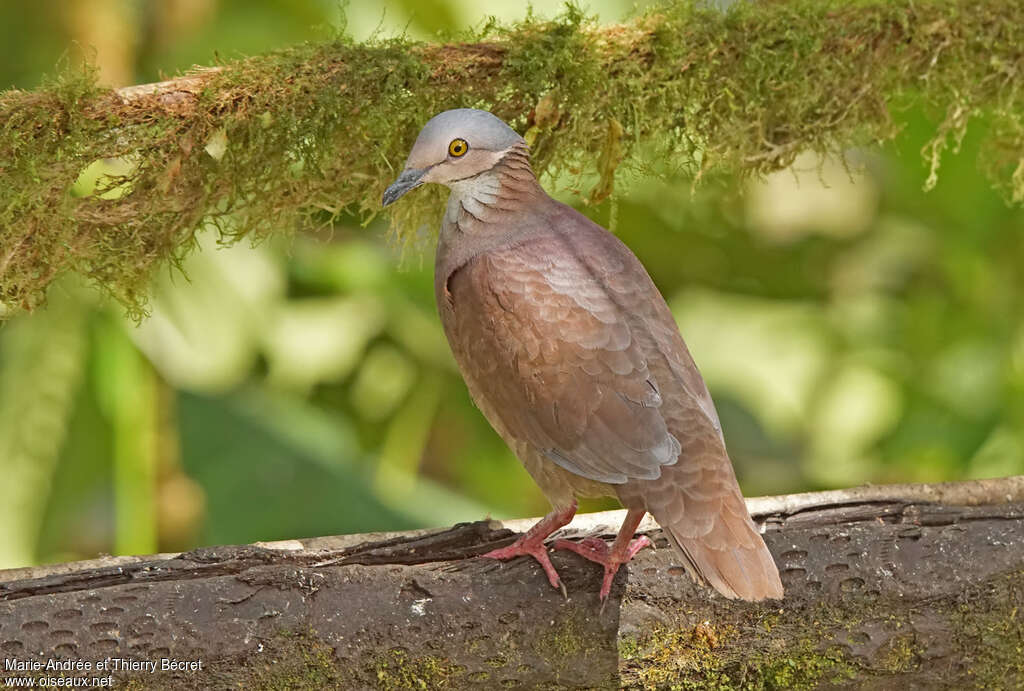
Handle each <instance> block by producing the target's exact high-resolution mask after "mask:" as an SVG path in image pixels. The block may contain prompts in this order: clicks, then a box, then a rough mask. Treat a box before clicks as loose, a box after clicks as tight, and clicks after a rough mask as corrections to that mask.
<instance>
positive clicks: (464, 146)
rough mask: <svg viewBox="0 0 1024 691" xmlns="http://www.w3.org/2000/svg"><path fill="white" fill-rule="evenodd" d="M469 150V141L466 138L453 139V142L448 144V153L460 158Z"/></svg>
mask: <svg viewBox="0 0 1024 691" xmlns="http://www.w3.org/2000/svg"><path fill="white" fill-rule="evenodd" d="M467 151H469V142H467V141H466V140H465V139H453V140H452V143H451V144H449V145H448V154H449V155H451V156H454V157H455V158H458V157H459V156H464V155H465V154H466V152H467Z"/></svg>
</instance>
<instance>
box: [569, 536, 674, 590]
mask: <svg viewBox="0 0 1024 691" xmlns="http://www.w3.org/2000/svg"><path fill="white" fill-rule="evenodd" d="M653 546H654V545H653V543H652V542H651V541H650V540H649V539H648V538H647V536H645V535H641V536H640V537H638V538H636V539H635V540H630V541H629V542H621V543H620V541H619V540H616V541H615V544H614V545H612V546H611V547H609V546H608V543H607V542H605V541H604V540H602V539H600V538H597V537H585V538H583V539H582V540H580V541H579V542H573V541H572V540H555V542H554V544H553V545H552V547H554V548H555V549H567V550H569V551H571V552H575V553H576V554H578V555H580V556H581V557H583V558H584V559H589V560H590V561H592V562H595V563H598V564H600V565H601V566H603V567H604V580H603V581H602V582H601V593H600V597H601V602H604V601H605V599H607V597H608V594H609V593H611V591H612V581H613V580H615V574H616V573H618V571H619V567H620V566H622V565H623V564H625V563H626V562H627V561H629V560H630V559H632V558H633V557H634V556H635V555H636V553H637V552H639V551H640V550H642V549H643V548H644V547H653Z"/></svg>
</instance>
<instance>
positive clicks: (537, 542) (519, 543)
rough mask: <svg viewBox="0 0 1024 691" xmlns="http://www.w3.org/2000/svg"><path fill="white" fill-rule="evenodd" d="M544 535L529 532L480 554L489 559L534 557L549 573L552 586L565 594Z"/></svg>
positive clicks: (546, 572) (545, 571)
mask: <svg viewBox="0 0 1024 691" xmlns="http://www.w3.org/2000/svg"><path fill="white" fill-rule="evenodd" d="M544 537H547V536H544ZM544 537H536V536H531V535H530V534H529V533H527V534H526V535H523V536H522V537H520V538H519V539H518V540H516V541H515V542H513V543H512V544H511V545H509V546H508V547H499V548H498V549H492V550H491V551H490V552H488V553H486V554H482V555H480V556H483V557H487V558H488V559H500V560H502V561H505V560H507V559H513V558H515V557H521V556H529V557H533V558H534V559H536V560H537V563H538V564H540V567H541V568H542V569H544V573H545V574H547V577H548V582H549V583H551V586H552V587H553V588H558V589H561V590H562V592H563V594H564V592H565V586H564V585H562V579H561V578H559V577H558V572H557V571H555V567H554V566H553V565H552V564H551V559H550V557H548V547H547V545H545V544H544Z"/></svg>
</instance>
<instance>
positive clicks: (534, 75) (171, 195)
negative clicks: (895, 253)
mask: <svg viewBox="0 0 1024 691" xmlns="http://www.w3.org/2000/svg"><path fill="white" fill-rule="evenodd" d="M465 38H466V40H465V41H464V42H456V43H449V44H443V45H433V44H420V43H414V42H410V41H406V40H379V41H375V42H371V43H368V44H362V45H360V44H354V43H351V42H349V41H345V40H340V39H339V40H336V41H334V42H330V43H326V44H320V45H305V46H298V47H295V48H292V49H289V50H285V51H282V52H279V53H274V54H270V55H264V56H258V57H252V58H248V59H245V60H240V61H236V62H232V63H227V64H225V65H223V66H221V67H217V68H213V69H203V70H197V71H194V72H192V73H190V74H187V75H184V76H182V77H179V78H177V79H173V80H170V81H166V82H161V83H160V84H156V85H147V86H141V87H128V88H126V89H121V90H119V91H116V92H115V91H108V90H103V89H100V88H98V87H97V86H96V84H95V81H94V79H93V78H92V75H90V74H85V75H82V74H74V73H71V72H66V73H63V74H61V75H59V76H58V77H57V78H56V79H54V80H52V81H51V82H49V83H48V84H46V85H44V86H42V87H40V88H39V89H37V90H35V91H31V92H26V91H11V92H6V93H4V94H2V95H0V173H2V175H3V178H4V184H3V185H0V303H5V304H6V307H7V311H8V312H12V311H14V310H16V309H20V308H28V309H31V308H32V307H33V306H35V305H38V304H40V302H41V301H42V300H43V298H44V296H45V291H46V288H47V286H48V285H49V284H50V282H51V280H52V279H53V277H54V276H56V275H59V274H61V273H64V272H66V271H69V270H70V271H75V272H78V273H80V274H82V275H85V276H87V277H89V278H90V279H91V280H92V281H94V282H95V283H97V284H98V285H100V286H102V287H103V288H105V289H106V290H107V291H109V292H110V293H112V294H113V295H115V296H116V297H117V298H118V299H120V300H121V301H122V302H124V303H125V304H126V305H127V306H129V307H130V308H133V309H134V310H136V311H137V310H139V309H141V307H142V305H143V303H144V301H145V294H146V291H147V285H148V277H149V275H150V273H151V272H152V270H153V268H154V267H155V266H156V265H158V264H160V263H162V262H165V261H168V260H175V259H178V258H180V257H181V256H182V255H183V253H185V252H186V251H187V250H188V249H189V248H190V247H191V246H192V244H193V243H192V242H191V240H192V236H193V233H194V232H195V230H196V229H197V228H199V227H202V226H203V225H212V226H214V227H216V228H217V229H218V231H219V232H220V233H221V235H222V237H224V238H226V239H234V238H238V237H241V236H244V235H249V234H268V233H272V232H281V231H282V230H285V231H287V230H290V229H292V228H294V227H295V226H296V224H300V225H309V224H312V225H314V226H316V225H323V224H330V223H332V222H333V221H334V220H335V219H336V217H337V216H338V215H339V214H342V213H354V214H357V215H360V216H361V217H362V218H363V219H364V220H367V219H369V218H372V217H373V216H374V215H375V214H376V213H377V212H378V210H379V199H380V195H381V192H382V190H383V188H384V186H385V185H386V184H387V182H388V181H390V180H391V179H392V178H393V177H394V175H395V174H396V172H397V168H398V167H400V166H401V162H402V161H403V160H404V157H405V154H406V153H407V150H408V147H409V143H410V142H411V141H412V139H413V137H414V136H415V134H416V132H417V131H418V130H419V128H420V127H421V126H422V125H423V123H424V122H425V121H426V120H427V119H428V118H429V117H430V116H432V115H434V114H435V113H437V112H438V111H441V110H444V109H446V108H451V107H456V106H475V107H482V108H487V109H490V110H492V111H494V112H495V113H497V114H498V115H499V116H501V117H503V118H505V119H506V120H509V121H511V122H512V124H513V125H514V126H516V127H517V128H519V129H520V131H523V132H526V133H527V134H528V138H529V139H530V141H531V142H532V144H533V155H534V161H535V164H536V167H537V168H538V170H541V171H552V170H561V171H576V175H577V177H578V180H580V181H582V180H583V176H584V175H587V174H590V173H592V172H595V171H596V172H597V173H598V174H599V182H598V184H597V186H596V187H595V188H594V189H593V190H592V191H591V193H590V194H589V197H590V198H591V199H592V200H599V199H600V198H603V197H604V196H605V195H607V194H609V193H611V191H612V187H613V181H614V173H615V169H616V167H617V166H618V162H619V160H620V153H621V155H622V156H624V157H625V158H624V160H625V164H626V165H628V166H632V167H634V168H636V169H638V170H641V171H643V172H646V173H655V174H659V173H665V172H666V171H667V170H668V169H669V168H670V169H671V170H673V171H680V170H681V171H684V172H686V173H689V174H690V175H694V176H697V175H702V174H705V173H707V174H713V173H721V174H737V175H756V174H760V173H763V172H765V171H769V170H774V169H777V168H780V167H784V166H786V165H788V164H789V163H790V162H791V161H792V160H793V159H794V157H795V156H796V155H797V154H799V153H800V152H801V151H803V150H807V149H811V150H816V151H820V152H840V153H841V152H842V151H844V150H846V149H847V148H849V147H851V146H857V145H865V144H870V143H874V142H877V141H883V140H887V139H890V138H892V137H893V136H895V134H896V133H897V132H898V131H899V129H900V125H901V123H900V122H899V119H900V117H901V110H903V109H905V107H906V106H907V105H910V104H919V105H921V106H922V107H924V108H925V109H926V110H930V111H932V112H934V113H935V114H937V116H938V122H940V123H941V124H940V125H939V126H938V127H937V129H936V132H935V136H934V138H933V140H932V142H931V143H930V144H929V146H928V147H926V151H925V155H926V157H927V160H928V162H929V165H931V167H932V171H933V172H934V171H935V170H937V168H938V165H939V162H940V161H941V156H942V153H943V151H944V150H945V148H946V147H947V144H948V143H949V142H950V141H953V142H955V141H957V139H958V137H960V136H962V135H963V132H964V131H965V129H966V127H967V124H968V122H969V121H970V120H971V118H973V117H975V116H977V115H979V114H981V113H986V114H987V117H988V123H987V124H988V127H987V128H986V135H985V145H984V149H983V154H982V159H981V161H980V163H981V165H982V167H983V168H984V170H985V171H986V172H987V173H988V174H989V177H990V178H991V179H992V180H993V182H994V183H995V184H997V185H998V186H1000V187H1001V188H1002V189H1003V190H1004V192H1005V193H1006V196H1007V198H1008V199H1013V200H1016V201H1021V200H1024V176H1022V175H1021V171H1024V134H1022V133H1024V90H1022V89H1020V88H1019V86H1018V85H1019V83H1020V77H1021V75H1022V74H1024V48H1022V46H1024V6H1022V5H1021V3H1005V2H1002V1H1001V0H980V1H978V0H971V1H970V2H968V0H953V1H948V2H937V1H927V0H925V1H923V2H921V1H915V2H910V1H909V0H901V1H898V2H892V1H889V0H886V1H884V2H882V1H881V0H879V1H877V2H860V3H855V4H852V5H851V4H849V3H847V2H845V0H843V1H840V0H828V1H822V0H789V1H787V2H770V3H768V2H759V3H735V4H734V5H733V6H732V7H731V8H730V10H729V11H728V12H727V13H721V12H719V11H717V10H713V9H708V8H704V7H702V6H698V4H697V3H677V4H666V5H664V6H660V7H656V8H654V9H652V10H651V11H650V12H649V13H648V14H647V15H645V16H643V17H641V18H639V19H636V20H634V21H632V22H630V23H628V24H624V25H619V26H608V27H596V26H594V25H592V24H591V23H589V22H588V21H587V20H586V19H585V18H584V17H583V16H582V15H581V14H580V13H579V12H578V11H577V10H575V9H570V10H568V11H567V13H566V14H565V15H564V16H562V17H560V18H558V19H556V20H554V21H540V20H536V19H527V20H525V21H523V22H521V23H519V24H515V25H512V26H506V27H496V28H495V27H491V28H489V29H487V30H486V31H484V32H481V33H479V34H477V35H473V36H467V37H465ZM609 133H615V134H614V136H612V135H610V134H609ZM110 160H116V161H118V162H119V167H118V168H117V171H116V173H115V172H112V169H111V168H110V167H106V168H105V167H104V164H103V162H104V161H110ZM659 161H671V165H670V166H665V165H662V164H661V163H658V162H659ZM83 172H84V173H83ZM101 174H105V177H104V176H103V175H101ZM96 176H100V178H99V181H98V184H93V182H92V178H94V177H96ZM80 178H81V179H80ZM76 180H78V183H77V184H76ZM69 190H71V191H72V192H73V194H72V195H70V196H69V194H68V192H69ZM439 195H440V193H439V192H437V191H436V190H435V191H422V192H418V193H417V194H416V195H414V196H413V199H412V200H411V201H410V202H409V203H403V205H401V207H400V208H398V209H396V210H395V212H394V213H395V214H396V215H395V216H393V217H392V218H393V221H394V226H395V228H396V229H397V230H398V231H399V233H400V235H401V236H402V237H404V238H406V239H410V238H412V237H414V236H415V235H416V233H415V232H410V231H416V230H418V229H419V228H420V227H421V226H423V225H424V224H427V225H428V226H429V227H436V220H437V217H438V214H439V213H440V209H441V206H442V205H441V204H440V203H439Z"/></svg>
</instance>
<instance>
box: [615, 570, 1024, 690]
mask: <svg viewBox="0 0 1024 691" xmlns="http://www.w3.org/2000/svg"><path fill="white" fill-rule="evenodd" d="M893 612H895V613H893ZM1022 612H1024V572H1021V571H1017V572H1011V573H1008V574H1001V575H998V576H995V577H993V578H991V579H989V580H988V581H986V582H984V583H981V584H977V585H975V586H971V587H970V589H968V591H966V592H965V593H963V595H962V597H959V598H957V599H956V600H955V601H947V600H935V601H932V602H929V603H928V604H927V611H909V610H907V609H906V608H905V606H901V605H899V604H897V603H894V606H893V607H892V608H888V609H887V608H886V607H885V606H884V605H880V604H879V603H878V602H871V603H858V602H856V601H853V600H847V601H844V602H843V603H841V604H837V603H829V602H821V603H818V604H813V605H810V606H808V607H804V608H799V609H793V608H787V609H776V610H768V609H764V608H760V607H751V608H749V609H744V610H740V611H736V610H732V611H731V612H730V616H729V619H728V621H729V622H731V623H725V622H723V623H719V624H714V623H711V622H710V621H707V622H704V623H702V624H698V625H697V626H679V627H671V626H661V627H658V628H656V629H653V630H651V631H649V632H645V633H644V634H643V635H642V636H639V637H637V636H630V637H623V638H621V639H620V641H619V655H620V668H621V673H622V679H623V683H624V684H625V685H626V686H628V687H642V688H670V689H721V690H724V689H749V690H754V691H761V690H770V689H780V690H781V689H787V690H788V689H815V688H821V687H834V686H848V685H850V684H854V685H864V684H869V683H870V682H875V683H876V684H880V685H895V684H898V683H902V682H901V681H899V680H901V679H906V680H914V682H915V683H919V684H923V685H925V686H930V685H936V686H939V685H941V686H950V687H956V688H977V689H982V688H984V689H989V688H992V689H1011V688H1024V616H1022ZM919 618H924V621H925V622H926V629H925V630H927V631H930V632H931V635H933V636H938V637H939V640H940V641H941V648H942V649H943V651H944V652H942V653H938V654H937V653H936V652H935V651H933V650H929V649H928V648H927V645H928V643H927V642H926V641H927V639H928V636H927V635H926V636H924V637H922V636H921V635H920V632H919V630H918V629H917V627H916V626H915V621H916V620H917V619H919ZM865 632H869V633H870V637H869V636H867V635H866V634H865ZM858 641H863V643H862V645H863V647H858V646H859V645H861V643H859V642H858Z"/></svg>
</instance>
